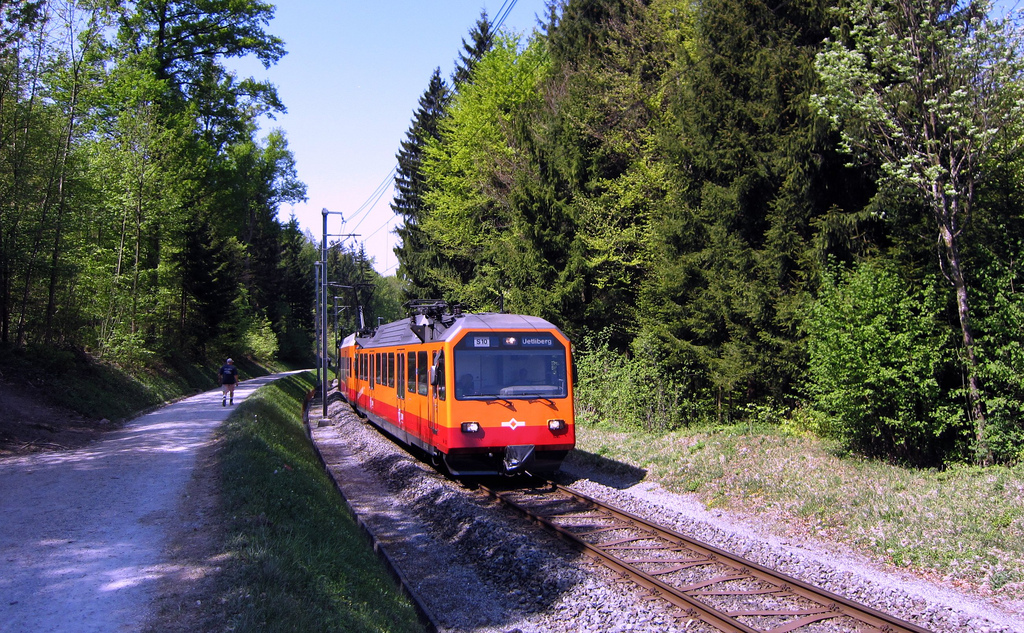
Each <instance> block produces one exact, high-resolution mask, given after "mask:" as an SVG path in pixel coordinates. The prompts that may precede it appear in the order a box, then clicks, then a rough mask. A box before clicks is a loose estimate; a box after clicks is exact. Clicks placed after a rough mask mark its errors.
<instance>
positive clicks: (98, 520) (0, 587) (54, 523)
mask: <svg viewBox="0 0 1024 633" xmlns="http://www.w3.org/2000/svg"><path fill="white" fill-rule="evenodd" d="M281 375H283V374H278V375H273V376H266V377H262V378H256V379H254V380H248V381H245V382H243V383H241V384H240V385H239V386H238V388H237V389H236V390H235V406H237V405H238V404H239V403H240V402H242V401H243V400H245V398H246V397H247V396H248V395H249V394H251V393H252V392H253V391H255V390H256V389H257V388H259V387H260V386H262V385H265V384H267V383H268V382H271V381H273V380H275V379H276V378H278V377H280V376H281ZM230 412H231V407H222V406H221V398H220V393H219V390H215V391H208V392H206V393H203V394H200V395H197V396H193V397H191V398H187V399H185V400H182V401H180V402H177V403H175V404H172V405H169V406H167V407H164V408H162V409H160V410H158V411H156V412H153V413H150V414H147V415H144V416H142V417H139V418H137V419H135V420H133V421H132V422H130V423H129V424H128V425H127V426H126V427H125V428H123V429H121V430H119V431H115V432H112V433H110V434H109V435H107V436H105V437H104V439H103V440H101V441H98V442H96V443H93V444H91V445H89V446H86V447H85V448H82V449H78V450H75V451H70V452H61V453H38V454H34V455H29V456H25V457H16V458H9V459H6V460H3V461H0V563H2V569H3V572H2V573H0V631H3V632H5V633H6V632H10V633H21V632H29V631H32V632H35V631H48V632H61V631H69V632H70V631H74V632H76V633H82V632H89V631H103V632H113V631H136V630H139V629H140V628H141V627H142V625H143V623H144V622H145V621H146V619H147V617H148V616H149V611H150V607H151V604H152V599H153V597H154V590H155V587H156V585H157V582H158V581H159V580H161V578H162V577H164V576H165V575H166V574H167V573H168V572H169V569H168V566H167V563H166V560H165V558H164V556H163V552H164V548H165V546H166V543H167V537H168V534H169V532H170V530H171V529H172V528H173V527H175V524H176V520H177V517H176V514H175V509H176V507H177V505H178V502H179V500H180V498H181V496H182V494H183V491H184V489H185V486H186V484H187V483H188V481H189V478H190V477H191V475H192V470H193V467H194V465H195V463H196V455H197V453H198V451H199V449H200V448H201V447H203V446H204V445H205V444H207V443H208V442H210V440H211V439H212V436H213V432H214V430H215V429H216V428H217V427H218V426H219V425H220V424H221V423H222V422H223V421H224V420H225V419H226V418H227V416H228V414H229V413H230Z"/></svg>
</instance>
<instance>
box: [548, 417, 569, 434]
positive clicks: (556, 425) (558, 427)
mask: <svg viewBox="0 0 1024 633" xmlns="http://www.w3.org/2000/svg"><path fill="white" fill-rule="evenodd" d="M548 429H549V430H551V431H555V432H557V431H564V430H565V420H548Z"/></svg>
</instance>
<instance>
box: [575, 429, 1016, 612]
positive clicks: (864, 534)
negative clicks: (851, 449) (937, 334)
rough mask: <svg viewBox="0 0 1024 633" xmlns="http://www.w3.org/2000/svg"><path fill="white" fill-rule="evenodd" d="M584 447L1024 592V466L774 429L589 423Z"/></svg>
mask: <svg viewBox="0 0 1024 633" xmlns="http://www.w3.org/2000/svg"><path fill="white" fill-rule="evenodd" d="M577 448H578V449H580V450H581V451H583V455H581V456H580V457H586V456H594V455H599V456H602V457H603V458H604V459H611V460H615V461H617V462H619V463H620V464H622V465H624V466H627V467H630V468H634V469H641V470H643V471H646V478H647V479H648V480H654V481H658V482H659V483H661V484H662V485H663V486H664V487H665V488H667V489H669V490H672V491H675V492H693V493H696V494H697V495H698V497H699V498H700V499H701V501H703V503H704V504H705V505H706V506H707V507H715V508H724V509H729V510H735V511H740V512H745V513H751V514H754V515H757V516H758V517H759V518H760V520H761V522H762V523H764V524H765V525H771V526H774V529H776V530H777V531H778V532H780V533H782V532H784V531H785V530H799V531H800V532H802V533H805V534H810V535H812V536H815V537H818V538H823V539H826V540H832V541H835V542H840V543H844V544H847V545H850V546H852V547H854V548H857V549H859V550H860V551H863V552H864V553H866V554H869V555H872V556H874V557H876V558H880V559H883V560H885V561H887V562H889V563H891V564H892V565H895V566H897V567H903V568H914V569H916V570H918V571H920V572H923V573H925V574H929V575H938V576H941V577H945V578H947V579H949V580H951V581H952V582H954V583H959V584H965V585H969V586H973V587H974V588H975V589H976V590H979V591H981V592H983V593H988V592H992V593H994V594H996V595H999V596H1001V597H1004V598H1008V599H1021V598H1024V465H1018V466H1015V467H1003V466H998V467H991V468H978V467H969V466H957V467H951V468H948V469H946V470H942V471H939V470H915V469H909V468H902V467H898V466H893V465H891V464H887V463H884V462H878V461H872V460H864V459H859V458H856V457H852V456H842V455H840V454H839V453H838V452H837V451H836V450H835V449H834V447H833V446H831V445H830V444H829V443H827V442H824V441H822V440H819V439H816V438H813V437H806V436H792V435H787V434H786V433H784V432H782V431H781V430H779V429H778V427H771V426H764V427H753V428H751V427H744V428H742V429H738V428H732V427H726V428H705V429H692V430H684V431H677V432H673V433H665V434H662V435H655V436H652V435H649V434H644V433H640V432H622V431H614V430H609V429H606V428H605V429H603V428H598V427H593V426H586V425H580V426H577ZM576 458H579V457H574V459H576ZM621 467H623V466H620V468H621Z"/></svg>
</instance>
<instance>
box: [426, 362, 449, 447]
mask: <svg viewBox="0 0 1024 633" xmlns="http://www.w3.org/2000/svg"><path fill="white" fill-rule="evenodd" d="M433 360H434V362H433V364H432V365H431V366H430V431H431V434H432V435H435V436H437V435H438V427H439V421H440V416H441V413H442V406H441V402H442V401H443V400H445V399H446V398H447V394H446V393H445V391H446V389H445V378H444V350H438V351H436V352H434V359H433ZM438 439H440V443H441V444H442V445H445V446H447V443H448V441H447V437H446V436H444V437H441V438H435V440H434V441H435V442H437V441H438Z"/></svg>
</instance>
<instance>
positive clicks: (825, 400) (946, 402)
mask: <svg viewBox="0 0 1024 633" xmlns="http://www.w3.org/2000/svg"><path fill="white" fill-rule="evenodd" d="M936 301H937V298H936V293H935V291H934V288H932V287H931V286H928V287H925V288H920V289H917V290H911V291H908V288H907V282H906V280H904V279H902V278H901V277H900V275H899V274H897V273H896V271H895V270H893V268H892V267H891V266H890V265H887V264H886V263H884V262H874V261H867V262H864V263H861V264H860V265H858V266H857V267H856V268H854V269H853V270H850V271H846V272H833V273H830V274H828V275H827V276H826V277H825V279H824V280H823V282H822V286H821V290H820V293H819V296H818V300H817V301H816V302H815V303H813V304H812V305H811V307H810V309H809V311H808V316H807V333H808V338H807V345H808V359H809V360H808V382H807V394H808V396H809V398H810V402H811V405H812V406H813V407H814V408H815V409H817V410H818V411H819V412H820V413H821V414H822V417H821V418H819V423H820V426H819V428H818V431H819V432H821V433H822V434H824V435H826V436H828V437H832V438H834V439H836V440H838V441H839V442H841V443H842V444H843V445H844V446H846V447H848V448H850V449H852V450H855V451H858V452H861V453H864V454H868V455H872V456H884V457H887V458H891V459H895V460H898V461H901V462H905V463H911V464H917V465H934V464H936V463H941V462H942V461H944V460H946V459H949V458H951V457H953V458H955V457H959V455H957V454H956V452H955V451H956V448H957V446H958V444H957V440H961V439H962V436H963V434H964V432H965V421H964V420H963V419H962V418H961V415H962V408H961V407H960V406H959V403H957V402H956V401H955V400H953V398H952V397H951V396H952V394H951V393H950V391H949V390H944V389H943V388H942V386H941V385H940V380H941V377H942V375H943V373H944V372H945V371H946V370H947V369H948V366H949V365H950V363H951V361H953V359H952V358H951V350H950V348H949V344H950V341H949V331H948V330H946V329H944V328H942V327H940V324H939V323H938V322H937V320H936V318H935V315H936V313H937V312H939V309H938V308H939V306H938V305H937V303H936Z"/></svg>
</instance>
